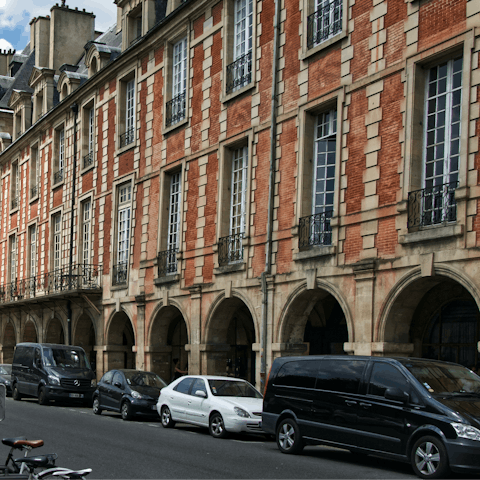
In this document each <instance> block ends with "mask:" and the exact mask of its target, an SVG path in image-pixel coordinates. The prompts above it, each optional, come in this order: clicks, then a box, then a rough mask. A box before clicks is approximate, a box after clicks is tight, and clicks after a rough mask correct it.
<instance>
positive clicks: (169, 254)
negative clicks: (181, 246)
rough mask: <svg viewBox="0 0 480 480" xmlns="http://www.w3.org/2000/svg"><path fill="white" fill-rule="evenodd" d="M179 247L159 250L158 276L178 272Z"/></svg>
mask: <svg viewBox="0 0 480 480" xmlns="http://www.w3.org/2000/svg"><path fill="white" fill-rule="evenodd" d="M177 252H178V248H172V249H170V250H165V251H164V252H158V257H157V259H158V276H159V277H165V276H166V275H172V274H175V273H177Z"/></svg>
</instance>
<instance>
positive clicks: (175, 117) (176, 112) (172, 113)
mask: <svg viewBox="0 0 480 480" xmlns="http://www.w3.org/2000/svg"><path fill="white" fill-rule="evenodd" d="M186 108H187V104H186V92H183V93H181V94H180V95H177V96H176V97H175V98H172V99H171V100H170V101H169V102H167V104H166V106H165V110H166V115H165V118H166V120H165V125H166V126H167V127H170V126H172V125H175V124H176V123H178V122H180V121H181V120H183V119H184V118H185V111H186Z"/></svg>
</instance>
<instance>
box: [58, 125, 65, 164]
mask: <svg viewBox="0 0 480 480" xmlns="http://www.w3.org/2000/svg"><path fill="white" fill-rule="evenodd" d="M64 167H65V128H62V129H61V130H60V131H59V132H58V171H59V172H63V169H64Z"/></svg>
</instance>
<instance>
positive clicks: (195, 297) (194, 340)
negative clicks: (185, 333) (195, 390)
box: [185, 285, 205, 375]
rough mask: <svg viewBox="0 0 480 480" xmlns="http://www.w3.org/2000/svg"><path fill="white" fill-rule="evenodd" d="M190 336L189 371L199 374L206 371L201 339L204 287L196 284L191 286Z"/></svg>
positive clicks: (192, 373)
mask: <svg viewBox="0 0 480 480" xmlns="http://www.w3.org/2000/svg"><path fill="white" fill-rule="evenodd" d="M190 301H191V302H190V312H191V315H190V322H191V323H190V336H191V338H189V346H188V348H187V346H185V347H186V349H187V350H188V351H189V355H188V373H189V374H191V375H199V374H201V373H205V366H204V365H203V364H202V360H203V357H202V358H201V356H200V341H201V338H200V337H201V331H202V287H201V286H200V285H194V286H193V287H191V288H190Z"/></svg>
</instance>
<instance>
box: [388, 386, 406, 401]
mask: <svg viewBox="0 0 480 480" xmlns="http://www.w3.org/2000/svg"><path fill="white" fill-rule="evenodd" d="M385 398H386V399H387V400H395V401H396V402H402V403H407V402H408V400H409V398H410V395H408V393H407V392H404V391H403V390H402V389H400V388H398V387H390V388H387V389H386V390H385Z"/></svg>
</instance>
